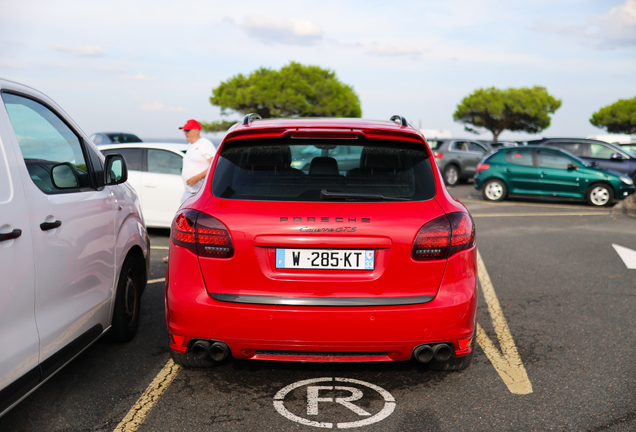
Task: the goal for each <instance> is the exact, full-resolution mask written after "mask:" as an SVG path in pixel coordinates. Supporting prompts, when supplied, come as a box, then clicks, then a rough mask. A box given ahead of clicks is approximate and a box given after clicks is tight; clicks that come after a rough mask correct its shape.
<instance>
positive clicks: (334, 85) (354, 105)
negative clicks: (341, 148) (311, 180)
mask: <svg viewBox="0 0 636 432" xmlns="http://www.w3.org/2000/svg"><path fill="white" fill-rule="evenodd" d="M210 103H211V104H212V105H216V106H219V107H221V114H222V115H228V110H232V111H236V112H238V113H239V114H241V115H245V114H248V113H257V114H259V115H260V116H261V117H262V118H270V117H360V116H361V115H362V110H361V109H360V99H359V98H358V95H357V94H356V93H355V91H354V90H353V87H351V86H349V85H346V84H343V83H342V82H340V81H339V80H338V78H336V74H335V73H334V72H332V71H330V70H328V69H322V68H320V67H318V66H303V65H302V64H300V63H296V62H291V63H289V64H288V65H286V66H283V67H282V68H281V69H280V70H272V69H267V68H264V67H262V68H260V69H257V70H256V71H254V72H252V73H251V74H250V75H248V76H245V75H243V74H238V75H236V76H234V77H232V78H230V79H229V80H227V81H224V82H222V83H221V84H219V86H218V87H216V88H214V89H212V96H211V97H210ZM228 123H229V124H231V123H230V122H223V121H221V122H214V123H206V125H208V126H209V127H225V125H226V124H228Z"/></svg>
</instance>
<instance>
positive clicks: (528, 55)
mask: <svg viewBox="0 0 636 432" xmlns="http://www.w3.org/2000/svg"><path fill="white" fill-rule="evenodd" d="M272 3H273V2H256V1H251V0H246V1H240V2H236V1H235V2H227V1H167V0H152V1H150V0H141V1H135V0H125V1H120V0H109V1H91V0H82V1H74V0H57V1H52V2H51V1H41V0H21V1H20V2H17V1H12V2H5V4H3V7H2V14H0V77H3V78H8V79H12V80H15V81H18V82H21V83H24V84H28V85H31V86H33V87H35V88H37V89H38V90H41V91H42V92H44V93H45V94H47V95H48V96H50V97H52V98H53V99H54V100H55V101H57V102H58V103H59V104H60V105H61V106H62V107H63V108H64V109H65V111H67V112H68V113H69V114H70V115H71V116H72V117H73V118H74V119H75V121H76V122H77V123H78V124H79V125H80V126H81V127H82V128H83V129H84V131H85V132H87V133H88V134H91V133H94V132H98V131H124V132H132V133H136V134H137V135H139V136H141V137H145V138H173V137H180V134H179V132H178V130H177V128H178V127H179V126H181V125H183V124H184V123H185V121H186V120H187V119H189V118H195V119H198V120H203V121H212V120H218V119H220V118H221V116H220V110H219V108H218V107H214V106H212V105H210V103H209V96H210V95H211V89H212V88H214V87H215V86H217V85H218V84H219V83H220V82H221V81H224V80H226V79H228V78H230V77H232V76H233V75H236V74H238V73H243V74H249V73H250V72H251V71H253V70H255V69H257V68H259V67H261V66H265V67H270V68H275V69H278V68H280V67H281V66H283V65H285V64H287V63H289V62H290V61H298V62H301V63H303V64H313V65H318V66H321V67H324V68H328V69H331V70H333V71H335V72H336V75H337V76H338V78H339V79H340V80H341V81H343V82H344V83H346V84H349V85H351V86H353V87H354V90H355V91H356V92H357V93H358V95H359V96H360V100H361V103H362V112H363V117H365V118H371V119H388V118H389V117H390V116H391V115H393V114H401V115H403V116H405V117H406V118H407V119H408V120H409V121H410V122H411V123H412V124H413V125H415V126H419V125H420V124H421V127H422V128H426V129H445V130H450V131H451V133H452V135H453V136H455V137H461V136H473V135H471V134H469V133H468V132H465V131H464V130H463V126H462V125H461V124H459V123H455V122H453V118H452V116H453V112H454V111H455V109H456V106H457V104H458V103H459V102H460V101H461V99H462V98H463V97H465V96H467V95H468V94H470V93H472V92H473V91H474V90H475V89H477V88H486V87H491V86H495V87H498V88H508V87H531V86H534V85H540V86H544V87H546V88H547V89H548V92H549V93H550V94H552V95H553V96H555V97H556V98H558V99H561V100H562V101H563V105H562V107H561V108H560V109H559V110H558V111H557V112H556V114H555V115H554V116H553V118H552V125H551V127H550V128H549V129H547V130H545V131H543V132H542V133H540V134H538V135H526V134H520V133H508V132H505V133H503V134H502V135H501V136H500V139H527V138H532V137H540V136H586V135H588V134H594V133H603V131H602V130H601V129H597V128H595V127H594V126H592V125H591V124H590V123H589V118H590V117H591V115H592V113H593V112H595V111H597V110H598V109H599V108H601V107H603V106H606V105H608V104H611V103H613V102H615V101H617V100H618V99H625V98H632V97H634V96H636V0H587V1H585V0H552V1H547V0H546V1H544V0H533V1H517V0H508V1H499V0H497V1H495V0H480V1H474V0H472V1H471V0H439V1H438V0H431V1H402V2H399V3H395V2H380V1H369V0H367V1H342V0H341V1H331V0H325V1H321V2H301V1H291V0H289V1H277V2H275V4H274V5H273V4H272ZM236 118H238V115H237V116H230V117H226V119H228V120H231V119H236ZM490 137H491V135H490V133H488V132H484V133H483V134H482V135H479V136H477V138H483V139H488V138H490Z"/></svg>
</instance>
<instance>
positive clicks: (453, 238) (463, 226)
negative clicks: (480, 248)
mask: <svg viewBox="0 0 636 432" xmlns="http://www.w3.org/2000/svg"><path fill="white" fill-rule="evenodd" d="M474 244H475V224H474V223H473V220H472V218H471V217H470V215H468V214H467V213H449V214H447V215H445V216H441V217H438V218H437V219H433V220H432V221H430V222H429V223H427V224H426V225H424V226H423V227H422V228H420V230H419V232H418V233H417V236H416V237H415V241H414V242H413V251H412V253H411V256H412V258H413V259H414V260H416V261H431V260H439V259H446V258H449V257H450V256H452V255H454V254H456V253H457V252H459V251H462V250H464V249H469V248H471V247H473V245H474Z"/></svg>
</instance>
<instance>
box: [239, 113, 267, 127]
mask: <svg viewBox="0 0 636 432" xmlns="http://www.w3.org/2000/svg"><path fill="white" fill-rule="evenodd" d="M254 120H263V117H261V116H260V115H258V114H256V113H249V114H248V115H246V116H245V117H243V124H244V125H248V124H250V123H252V122H253V121H254Z"/></svg>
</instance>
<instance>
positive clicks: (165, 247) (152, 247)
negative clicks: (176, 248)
mask: <svg viewBox="0 0 636 432" xmlns="http://www.w3.org/2000/svg"><path fill="white" fill-rule="evenodd" d="M150 249H170V247H169V246H150Z"/></svg>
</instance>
